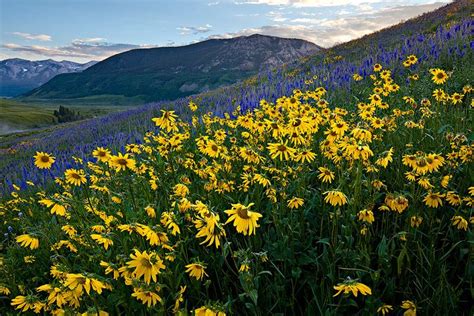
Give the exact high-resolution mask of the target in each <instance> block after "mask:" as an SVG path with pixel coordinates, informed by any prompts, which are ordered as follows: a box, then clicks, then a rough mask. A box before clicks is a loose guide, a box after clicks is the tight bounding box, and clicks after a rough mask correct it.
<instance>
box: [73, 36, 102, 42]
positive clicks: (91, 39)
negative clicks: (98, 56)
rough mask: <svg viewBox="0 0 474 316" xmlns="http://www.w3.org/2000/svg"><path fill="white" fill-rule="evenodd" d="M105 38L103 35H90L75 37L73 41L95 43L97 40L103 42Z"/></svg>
mask: <svg viewBox="0 0 474 316" xmlns="http://www.w3.org/2000/svg"><path fill="white" fill-rule="evenodd" d="M106 40H107V39H105V38H103V37H90V38H76V39H75V40H73V43H74V42H78V43H97V42H105V41H106Z"/></svg>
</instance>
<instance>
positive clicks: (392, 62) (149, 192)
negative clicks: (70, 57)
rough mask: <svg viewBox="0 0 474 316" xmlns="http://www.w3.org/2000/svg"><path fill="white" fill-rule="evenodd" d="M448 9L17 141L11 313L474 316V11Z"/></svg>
mask: <svg viewBox="0 0 474 316" xmlns="http://www.w3.org/2000/svg"><path fill="white" fill-rule="evenodd" d="M456 5H457V4H456ZM448 8H449V6H448ZM445 9H446V8H445ZM445 9H444V10H445ZM442 10H443V9H442ZM457 10H458V11H457V12H461V11H462V10H461V9H457ZM466 11H467V10H466ZM440 12H445V11H440ZM446 14H447V13H446ZM435 16H437V18H438V19H439V27H438V28H436V31H435V32H433V30H432V28H431V27H428V28H426V25H425V24H423V21H425V18H426V17H425V18H423V17H422V18H421V19H419V21H420V25H418V28H417V29H416V30H418V32H414V33H413V34H412V36H411V37H410V38H406V37H405V35H403V34H402V35H401V36H402V37H401V38H399V40H398V42H397V41H396V40H395V35H394V34H393V33H392V32H388V33H387V36H389V39H387V40H386V41H383V40H382V41H381V43H385V44H386V45H387V46H383V45H382V44H378V43H373V45H374V46H372V47H371V48H365V47H364V48H358V47H357V45H356V44H354V43H351V45H354V46H353V47H352V48H351V49H348V51H347V52H346V53H347V54H348V55H338V54H331V53H328V54H327V55H326V56H323V57H322V58H321V56H319V57H316V58H315V59H313V63H312V64H308V61H307V60H306V61H303V62H302V63H301V67H300V68H286V69H284V70H281V69H280V70H277V71H270V72H266V73H262V74H260V75H259V76H258V77H254V78H251V79H249V80H248V81H247V82H246V83H245V84H241V85H235V86H233V87H228V88H223V89H219V90H216V91H213V92H209V93H205V94H200V95H197V96H193V97H192V98H186V99H180V100H176V101H174V102H160V103H155V104H149V105H147V106H145V107H141V108H135V109H132V110H129V111H124V112H121V113H112V114H110V115H106V116H104V117H101V118H96V119H92V120H87V121H83V122H76V123H73V124H70V125H67V128H57V129H55V130H52V131H50V132H49V133H38V134H36V135H33V136H28V135H26V136H22V137H19V138H17V139H10V140H7V141H5V142H3V144H2V145H3V146H5V147H4V148H5V150H3V151H2V152H0V154H2V156H1V158H2V159H0V170H1V173H0V179H1V178H4V179H6V180H5V181H4V184H5V190H4V192H5V196H4V198H2V199H0V215H1V216H2V222H1V223H0V231H1V232H2V233H3V240H1V241H0V262H1V265H0V272H1V276H2V278H0V293H2V296H0V313H2V314H9V313H11V314H14V313H15V312H18V311H20V310H22V311H24V312H26V311H28V310H36V311H38V312H47V313H49V312H52V313H58V314H61V313H66V314H67V313H71V314H72V313H91V314H101V315H106V313H109V314H116V315H128V314H143V315H147V314H153V315H170V314H175V315H191V314H194V315H204V314H205V315H212V316H225V315H325V316H326V315H327V316H332V315H402V314H403V315H405V316H414V315H472V314H473V313H474V307H473V305H472V301H473V300H474V295H473V292H472V284H473V277H474V275H473V263H472V245H473V242H474V235H473V233H472V232H473V230H472V229H473V225H474V209H473V207H472V206H473V204H474V183H473V179H474V155H473V150H474V143H473V141H474V137H473V135H474V134H473V126H474V99H473V97H474V96H473V93H474V90H473V88H472V85H473V82H472V73H473V71H474V69H473V65H474V49H473V47H472V46H471V43H472V41H473V35H472V34H473V31H474V21H473V20H472V18H471V17H468V16H465V15H462V17H463V18H462V19H459V20H458V21H456V23H453V22H449V21H448V19H447V18H446V16H445V15H440V14H438V15H435ZM414 21H415V22H416V20H414ZM414 21H410V22H409V23H408V24H407V25H408V27H409V28H411V29H413V28H415V27H416V26H417V24H413V23H414ZM433 23H434V22H433ZM444 23H448V24H450V25H445V24H444ZM429 25H430V26H431V24H429ZM399 27H400V28H401V29H403V27H402V26H399ZM377 36H381V35H380V34H379V35H377ZM361 45H365V42H364V41H361ZM365 49H367V51H370V52H371V53H370V54H368V55H363V54H362V55H360V56H356V54H355V53H354V52H357V51H358V52H362V51H364V50H365ZM341 54H345V53H344V52H343V50H341ZM338 56H342V57H338ZM408 61H410V62H408ZM210 111H212V112H213V113H210ZM98 147H101V148H98ZM36 151H41V152H45V153H41V154H39V155H37V157H36V158H35V159H34V158H33V156H34V154H35V152H36ZM51 156H54V162H53V161H52V158H51ZM11 170H13V171H11ZM52 179H55V181H54V183H53V182H52ZM19 267H21V268H19ZM470 302H471V303H470Z"/></svg>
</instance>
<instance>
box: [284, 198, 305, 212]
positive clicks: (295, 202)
mask: <svg viewBox="0 0 474 316" xmlns="http://www.w3.org/2000/svg"><path fill="white" fill-rule="evenodd" d="M303 204H304V200H303V199H302V198H298V197H293V198H292V199H290V200H288V207H289V208H291V209H296V208H300V206H302V205H303Z"/></svg>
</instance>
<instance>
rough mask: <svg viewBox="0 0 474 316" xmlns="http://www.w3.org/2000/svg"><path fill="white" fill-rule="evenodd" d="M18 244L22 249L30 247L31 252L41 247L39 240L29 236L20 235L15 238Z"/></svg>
mask: <svg viewBox="0 0 474 316" xmlns="http://www.w3.org/2000/svg"><path fill="white" fill-rule="evenodd" d="M15 240H16V242H17V243H19V244H20V245H21V246H22V247H25V248H27V247H30V249H31V250H33V249H36V248H38V247H39V240H38V238H35V237H33V236H31V235H29V234H24V235H20V236H18V237H16V238H15Z"/></svg>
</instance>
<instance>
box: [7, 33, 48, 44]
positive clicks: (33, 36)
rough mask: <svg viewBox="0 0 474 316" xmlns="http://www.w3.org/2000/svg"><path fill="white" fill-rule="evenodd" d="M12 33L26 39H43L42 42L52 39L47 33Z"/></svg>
mask: <svg viewBox="0 0 474 316" xmlns="http://www.w3.org/2000/svg"><path fill="white" fill-rule="evenodd" d="M12 34H13V35H16V36H19V37H22V38H24V39H28V40H34V41H42V42H48V41H51V39H52V38H51V36H50V35H46V34H30V33H23V32H13V33H12Z"/></svg>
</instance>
